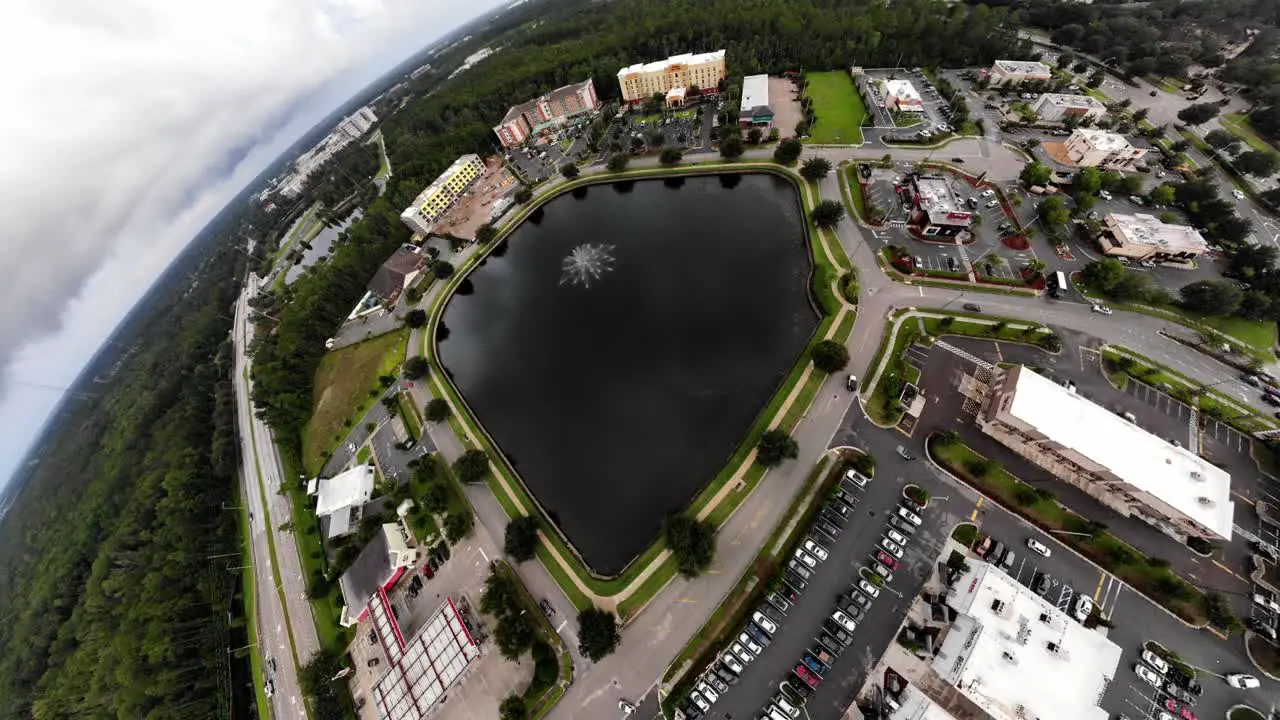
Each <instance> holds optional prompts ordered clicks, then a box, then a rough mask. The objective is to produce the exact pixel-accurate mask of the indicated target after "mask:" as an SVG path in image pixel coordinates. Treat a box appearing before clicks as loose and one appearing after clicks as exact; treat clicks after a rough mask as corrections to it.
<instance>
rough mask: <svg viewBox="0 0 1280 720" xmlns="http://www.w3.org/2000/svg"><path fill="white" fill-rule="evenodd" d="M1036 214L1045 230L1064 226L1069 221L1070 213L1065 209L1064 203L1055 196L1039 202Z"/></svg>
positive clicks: (1065, 204)
mask: <svg viewBox="0 0 1280 720" xmlns="http://www.w3.org/2000/svg"><path fill="white" fill-rule="evenodd" d="M1036 212H1037V213H1038V214H1039V215H1040V219H1041V220H1042V221H1044V224H1045V227H1046V228H1052V227H1056V226H1060V225H1066V224H1067V223H1068V222H1070V221H1071V211H1070V210H1068V209H1067V203H1066V201H1065V200H1063V199H1062V198H1060V197H1058V196H1057V195H1054V196H1051V197H1047V198H1045V199H1044V200H1041V201H1040V205H1039V207H1037V208H1036Z"/></svg>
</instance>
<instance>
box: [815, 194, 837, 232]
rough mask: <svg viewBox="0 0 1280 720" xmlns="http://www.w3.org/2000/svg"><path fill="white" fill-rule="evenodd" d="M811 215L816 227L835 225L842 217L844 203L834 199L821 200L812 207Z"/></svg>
mask: <svg viewBox="0 0 1280 720" xmlns="http://www.w3.org/2000/svg"><path fill="white" fill-rule="evenodd" d="M811 216H812V217H813V221H814V222H815V223H817V225H818V227H825V228H829V227H835V226H836V224H837V223H839V222H840V221H841V220H842V219H844V205H843V204H841V203H840V202H837V201H835V200H823V201H822V202H820V203H818V205H817V207H815V208H814V209H813V212H812V213H811Z"/></svg>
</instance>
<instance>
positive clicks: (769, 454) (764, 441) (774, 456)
mask: <svg viewBox="0 0 1280 720" xmlns="http://www.w3.org/2000/svg"><path fill="white" fill-rule="evenodd" d="M799 454H800V445H799V444H798V443H797V442H796V441H795V439H794V438H792V437H791V435H789V434H788V433H787V431H786V430H783V429H781V428H773V429H772V430H766V431H765V433H764V434H763V435H761V436H760V441H759V442H758V443H756V462H758V463H760V464H761V465H763V466H765V467H774V466H776V465H781V464H782V461H783V460H786V459H788V458H795V457H796V456H797V455H799Z"/></svg>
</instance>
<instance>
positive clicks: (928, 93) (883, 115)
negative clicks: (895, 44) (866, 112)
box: [859, 68, 950, 134]
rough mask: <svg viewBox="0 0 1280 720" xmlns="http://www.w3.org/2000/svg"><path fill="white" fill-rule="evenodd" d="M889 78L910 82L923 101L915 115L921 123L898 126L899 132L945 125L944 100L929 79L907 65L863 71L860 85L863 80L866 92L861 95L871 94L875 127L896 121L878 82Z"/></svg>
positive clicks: (887, 125)
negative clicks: (919, 110) (886, 105)
mask: <svg viewBox="0 0 1280 720" xmlns="http://www.w3.org/2000/svg"><path fill="white" fill-rule="evenodd" d="M891 79H892V80H906V81H907V82H910V83H911V86H912V87H914V88H915V89H916V92H918V93H919V94H920V99H921V100H922V101H923V102H924V112H923V113H918V114H917V115H918V116H919V119H920V122H919V123H918V124H914V125H910V126H908V127H903V128H900V130H901V131H902V133H905V134H914V133H918V132H920V131H922V130H925V131H936V129H937V128H938V127H939V126H942V125H947V124H948V123H949V122H950V121H949V120H948V118H947V116H946V113H945V108H946V107H947V101H946V100H944V99H942V97H941V96H940V95H939V94H938V92H937V90H935V89H933V87H932V83H930V82H929V79H928V78H927V77H925V75H924V73H923V72H921V71H919V70H909V69H906V68H897V69H893V68H876V69H871V70H866V71H865V75H864V78H863V79H862V80H861V81H860V82H859V85H860V87H861V86H862V85H863V83H865V87H866V93H864V96H865V95H868V94H869V95H870V98H871V101H872V105H873V107H872V112H873V113H874V115H875V125H876V127H881V128H893V127H897V123H895V122H894V120H893V117H892V110H893V108H885V106H884V91H883V86H882V84H881V83H883V82H884V81H885V80H891Z"/></svg>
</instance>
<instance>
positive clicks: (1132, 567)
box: [925, 433, 1240, 632]
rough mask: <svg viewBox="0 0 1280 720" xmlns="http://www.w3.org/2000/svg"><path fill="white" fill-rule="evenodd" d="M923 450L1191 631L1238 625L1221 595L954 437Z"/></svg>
mask: <svg viewBox="0 0 1280 720" xmlns="http://www.w3.org/2000/svg"><path fill="white" fill-rule="evenodd" d="M925 448H926V452H927V453H928V456H929V459H930V460H931V461H932V462H933V463H935V464H936V465H938V466H939V467H941V468H942V469H943V470H946V471H947V472H949V473H950V474H951V475H953V476H955V477H956V478H958V479H959V480H961V481H963V482H964V483H966V484H967V485H970V486H971V487H973V488H975V489H976V490H978V491H979V492H981V493H982V494H983V495H985V496H987V498H989V499H991V500H994V501H995V502H998V503H1000V504H1001V505H1002V506H1004V507H1005V508H1007V509H1009V510H1010V511H1012V512H1014V513H1017V514H1018V515H1020V516H1021V517H1023V518H1025V519H1027V520H1028V521H1030V522H1031V523H1033V524H1035V525H1036V526H1038V527H1040V528H1042V529H1044V530H1046V531H1048V532H1051V533H1054V536H1055V538H1056V539H1057V540H1059V541H1060V542H1062V543H1063V544H1065V545H1067V546H1069V547H1070V548H1072V549H1073V550H1075V551H1076V552H1078V553H1080V554H1081V555H1083V556H1085V557H1086V558H1088V559H1089V560H1091V561H1092V562H1094V563H1095V564H1097V565H1098V566H1099V567H1101V568H1102V569H1103V570H1106V571H1107V572H1109V573H1111V574H1112V575H1115V576H1116V577H1118V578H1120V579H1121V580H1123V581H1124V582H1125V583H1126V584H1128V585H1129V586H1130V587H1131V588H1133V589H1134V590H1137V591H1138V592H1140V593H1142V594H1143V595H1145V596H1147V597H1148V598H1150V599H1151V600H1152V601H1153V602H1155V603H1156V604H1158V605H1160V606H1161V607H1163V608H1165V609H1167V610H1169V611H1170V612H1171V613H1173V614H1174V615H1176V616H1177V617H1178V618H1180V619H1182V620H1183V621H1184V622H1186V623H1188V624H1190V625H1192V626H1195V627H1204V626H1206V625H1208V624H1210V623H1212V624H1213V625H1214V626H1216V627H1218V628H1220V629H1222V630H1224V631H1227V632H1230V631H1231V630H1234V629H1236V628H1238V627H1239V622H1240V621H1239V620H1238V619H1237V618H1236V617H1235V616H1234V615H1232V614H1231V610H1230V607H1229V606H1228V604H1227V601H1226V599H1225V598H1223V597H1222V596H1221V595H1219V594H1217V593H1209V594H1207V595H1206V594H1205V593H1204V592H1202V591H1201V590H1200V589H1198V588H1197V587H1195V586H1194V585H1192V584H1191V583H1188V582H1187V581H1186V580H1184V579H1182V578H1181V577H1179V576H1178V575H1177V574H1175V573H1174V572H1173V571H1172V570H1170V569H1169V563H1168V562H1167V561H1165V560H1161V559H1160V558H1148V557H1146V556H1144V555H1143V554H1142V553H1141V552H1139V551H1137V550H1136V549H1134V548H1133V547H1132V546H1130V545H1128V544H1126V543H1124V542H1123V541H1121V540H1120V539H1118V538H1116V537H1115V536H1114V535H1112V534H1111V533H1109V532H1107V531H1106V529H1105V527H1104V526H1102V525H1101V524H1100V523H1096V522H1093V521H1091V520H1087V519H1085V518H1084V517H1081V516H1080V515H1077V514H1076V513H1074V512H1072V511H1071V510H1069V509H1068V508H1066V507H1064V506H1062V505H1061V504H1060V503H1058V501H1057V500H1055V499H1054V497H1053V493H1052V492H1050V491H1048V490H1045V489H1043V488H1038V487H1033V486H1031V485H1028V484H1027V483H1024V482H1022V481H1021V480H1019V479H1018V478H1016V477H1014V476H1013V475H1012V474H1010V473H1009V472H1008V471H1007V470H1005V469H1004V468H1002V467H1000V466H999V465H998V464H997V463H995V462H993V461H992V460H990V459H988V458H985V457H983V456H981V455H979V454H978V453H976V452H974V451H973V450H972V449H970V448H969V447H968V446H966V445H964V444H963V443H961V442H960V439H959V437H958V436H956V435H955V434H953V433H948V434H942V435H934V436H932V437H930V438H929V439H928V441H927V442H926V444H925ZM1067 533H1071V534H1067Z"/></svg>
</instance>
